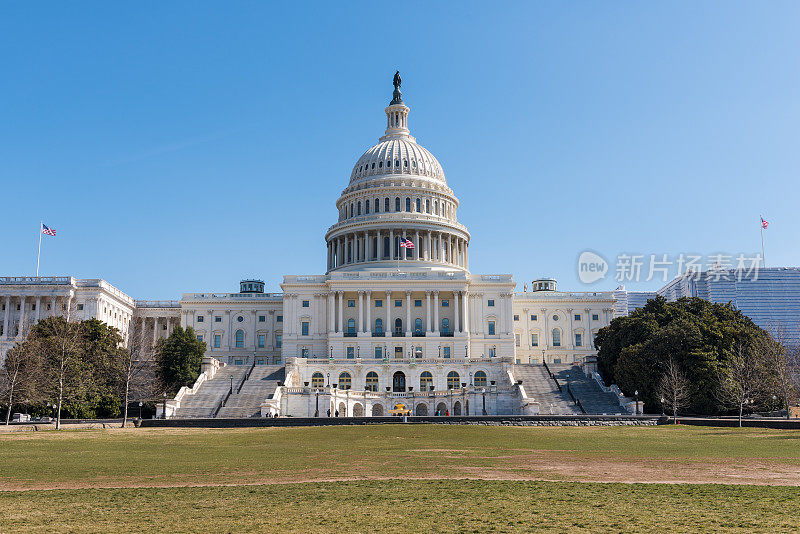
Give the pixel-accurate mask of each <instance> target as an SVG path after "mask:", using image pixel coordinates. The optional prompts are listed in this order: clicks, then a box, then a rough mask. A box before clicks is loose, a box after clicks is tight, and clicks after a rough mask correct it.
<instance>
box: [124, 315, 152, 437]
mask: <svg viewBox="0 0 800 534" xmlns="http://www.w3.org/2000/svg"><path fill="white" fill-rule="evenodd" d="M155 355H156V347H155V345H153V343H152V341H151V338H150V336H148V335H147V329H146V328H145V324H144V322H143V323H142V327H141V328H137V327H136V323H135V322H134V323H133V330H132V332H131V333H130V338H129V341H128V348H127V350H126V351H125V357H124V359H123V361H122V367H123V368H122V370H121V371H122V383H123V387H124V397H125V406H124V408H123V414H122V427H123V428H125V425H126V424H127V423H128V403H129V402H130V399H131V396H133V397H136V398H138V399H142V398H144V397H152V391H150V390H151V389H152V386H153V379H154V377H153V376H152V374H153V372H152V371H153V368H154V365H155Z"/></svg>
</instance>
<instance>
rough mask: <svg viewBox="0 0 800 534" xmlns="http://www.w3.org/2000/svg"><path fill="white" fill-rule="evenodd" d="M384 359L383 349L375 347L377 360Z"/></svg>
mask: <svg viewBox="0 0 800 534" xmlns="http://www.w3.org/2000/svg"><path fill="white" fill-rule="evenodd" d="M381 358H383V349H382V348H381V347H375V359H377V360H380V359H381Z"/></svg>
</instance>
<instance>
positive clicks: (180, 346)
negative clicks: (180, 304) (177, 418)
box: [156, 326, 206, 395]
mask: <svg viewBox="0 0 800 534" xmlns="http://www.w3.org/2000/svg"><path fill="white" fill-rule="evenodd" d="M205 351H206V344H205V343H203V342H202V341H198V339H197V336H196V334H195V333H194V329H192V327H189V328H187V329H186V330H184V329H183V328H181V327H180V326H176V327H175V330H173V331H172V334H170V336H169V337H168V338H167V339H162V340H159V344H158V347H157V350H156V362H157V369H158V378H159V380H160V381H161V384H162V387H163V388H164V391H166V392H167V394H168V395H175V394H176V393H177V392H178V390H179V389H180V388H181V386H190V387H191V386H192V385H193V384H194V382H195V380H197V377H198V376H199V375H200V364H201V363H202V361H203V354H204V353H205Z"/></svg>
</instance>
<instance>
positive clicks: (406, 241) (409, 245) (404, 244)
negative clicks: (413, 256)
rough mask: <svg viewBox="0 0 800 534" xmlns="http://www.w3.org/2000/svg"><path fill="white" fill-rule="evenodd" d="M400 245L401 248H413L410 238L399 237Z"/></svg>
mask: <svg viewBox="0 0 800 534" xmlns="http://www.w3.org/2000/svg"><path fill="white" fill-rule="evenodd" d="M400 246H401V247H403V248H414V243H412V242H411V240H410V239H403V238H402V237H401V238H400Z"/></svg>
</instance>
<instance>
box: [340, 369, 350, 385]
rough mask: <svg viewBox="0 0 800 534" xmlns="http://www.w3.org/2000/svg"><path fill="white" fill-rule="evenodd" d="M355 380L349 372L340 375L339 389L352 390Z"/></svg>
mask: <svg viewBox="0 0 800 534" xmlns="http://www.w3.org/2000/svg"><path fill="white" fill-rule="evenodd" d="M352 383H353V379H352V377H351V376H350V373H348V372H347V371H345V372H343V373H339V389H350V386H351V384H352Z"/></svg>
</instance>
